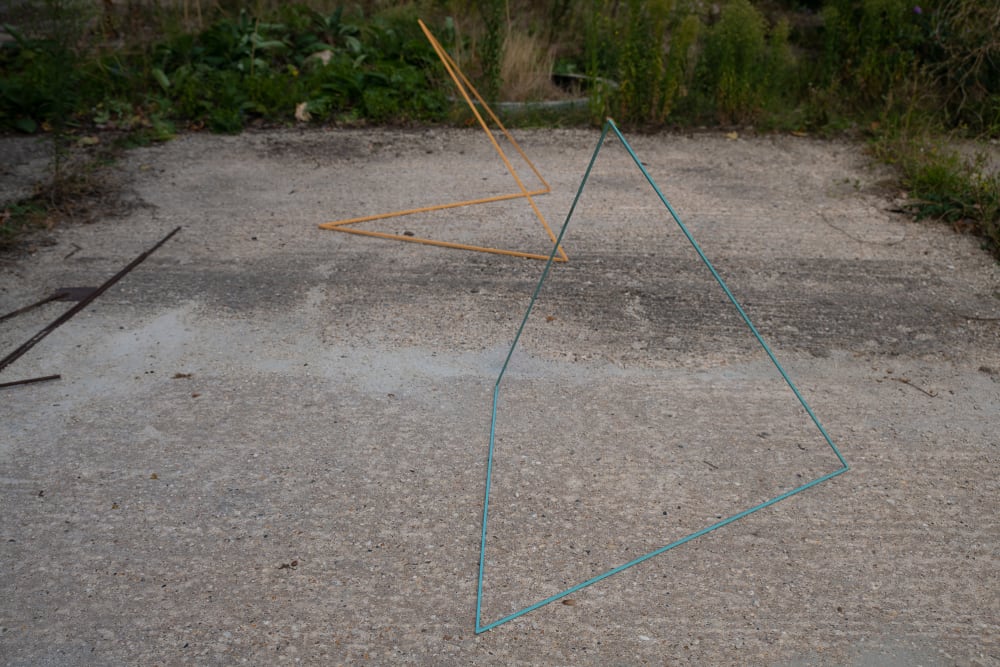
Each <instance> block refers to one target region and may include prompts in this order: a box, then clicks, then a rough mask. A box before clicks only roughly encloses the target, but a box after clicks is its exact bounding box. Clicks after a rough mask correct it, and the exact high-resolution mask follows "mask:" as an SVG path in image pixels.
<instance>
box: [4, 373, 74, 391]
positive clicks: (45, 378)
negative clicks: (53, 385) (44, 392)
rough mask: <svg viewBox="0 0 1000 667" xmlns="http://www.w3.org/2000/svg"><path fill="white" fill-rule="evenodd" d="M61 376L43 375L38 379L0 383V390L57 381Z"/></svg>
mask: <svg viewBox="0 0 1000 667" xmlns="http://www.w3.org/2000/svg"><path fill="white" fill-rule="evenodd" d="M61 377H62V375H43V376H42V377H40V378H28V379H27V380H14V381H13V382H0V389H3V388H5V387H18V386H20V385H22V384H34V383H36V382H48V381H49V380H58V379H59V378H61Z"/></svg>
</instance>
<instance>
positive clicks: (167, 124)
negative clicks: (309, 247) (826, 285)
mask: <svg viewBox="0 0 1000 667" xmlns="http://www.w3.org/2000/svg"><path fill="white" fill-rule="evenodd" d="M418 17H420V18H423V19H424V21H425V22H427V23H428V25H430V27H431V29H432V30H433V31H434V32H435V34H436V35H437V36H438V37H439V39H440V40H441V41H442V42H443V43H444V45H445V47H446V48H447V49H448V50H449V51H450V52H452V53H453V54H454V56H455V58H456V59H457V60H458V61H459V62H460V64H461V66H462V68H463V71H465V72H466V73H467V74H468V75H470V76H471V77H472V78H473V80H474V81H476V83H477V86H478V87H479V89H480V90H481V91H482V92H483V93H484V94H485V95H486V96H487V97H488V98H489V99H497V98H498V96H499V94H500V90H501V86H502V83H503V82H502V81H501V80H500V77H501V71H502V68H501V64H502V63H503V62H504V57H505V48H506V44H507V38H508V37H509V35H511V34H513V33H515V32H517V33H519V34H527V35H530V36H532V37H533V38H534V39H535V40H537V41H538V43H539V48H541V49H543V50H545V51H546V53H548V54H550V55H552V56H553V57H554V58H555V68H554V69H555V71H556V73H562V74H567V75H576V76H577V79H576V80H577V81H579V80H580V77H581V76H582V77H583V79H582V80H583V81H584V82H585V87H584V91H583V92H584V93H585V94H586V95H587V96H588V98H589V106H588V108H587V112H586V114H585V115H583V116H580V115H576V116H574V115H572V114H567V113H556V114H554V115H549V116H546V117H541V118H533V117H528V118H529V122H543V123H549V124H565V123H579V122H591V123H599V122H601V120H602V119H603V118H604V117H605V116H607V115H611V116H613V117H614V118H615V119H616V120H617V121H618V122H619V124H621V125H625V126H631V127H633V128H641V129H646V130H655V129H657V128H663V127H684V126H712V125H715V126H725V127H730V126H736V127H748V126H752V127H754V128H755V129H757V130H764V131H768V130H777V131H795V132H808V133H814V134H823V135H830V134H837V133H840V132H844V131H852V132H855V133H861V134H863V135H864V136H867V137H869V138H870V139H871V140H872V141H873V145H874V148H875V153H876V155H878V156H879V157H880V158H882V159H884V160H886V161H890V162H894V163H896V164H898V165H899V167H900V169H901V174H902V177H903V180H904V182H905V183H907V184H909V185H910V186H911V188H912V190H913V192H915V193H920V194H919V196H918V205H917V208H918V211H917V212H918V213H921V214H924V215H933V216H936V217H942V218H945V219H950V218H953V217H955V216H962V217H963V218H971V219H973V220H975V221H976V224H977V225H978V228H979V229H980V231H981V232H982V233H983V234H984V235H985V236H987V237H991V238H993V239H1000V232H998V231H997V230H998V227H1000V223H998V221H997V210H998V208H1000V206H998V205H997V202H996V201H995V199H996V193H997V192H998V191H1000V187H998V186H997V180H996V179H997V177H996V174H995V173H994V174H991V173H989V172H988V171H987V170H986V167H985V165H986V162H985V160H983V159H982V158H978V159H975V158H974V159H972V160H962V159H960V158H959V157H958V156H957V155H955V154H954V153H952V152H949V151H947V150H946V149H945V148H944V145H945V143H946V139H947V137H949V136H952V135H954V134H956V133H957V134H961V135H963V136H966V137H969V136H971V137H979V138H996V137H1000V0H720V1H719V2H717V3H708V2H702V1H700V0H543V1H535V2H528V1H527V0H482V1H474V0H411V1H410V2H389V1H388V0H362V1H361V2H354V3H336V2H330V1H329V0H311V1H309V2H303V3H301V4H292V5H290V4H288V3H282V2H277V1H275V0H256V2H253V3H239V2H232V1H231V0H230V1H224V0H217V1H215V2H212V3H208V2H207V1H206V2H204V3H202V2H201V1H200V0H189V1H186V2H183V3H182V2H177V3H169V2H153V1H149V2H144V1H142V0H131V1H130V2H126V3H106V2H98V1H97V0H44V1H42V2H23V3H14V4H13V5H11V6H10V7H8V8H6V9H4V8H0V24H3V25H4V28H5V31H6V33H7V34H8V38H7V39H5V40H3V41H2V42H0V131H8V132H25V133H35V132H49V133H51V134H52V136H53V137H54V138H55V140H56V142H57V143H59V142H60V141H65V139H66V137H67V136H70V135H72V134H74V133H78V132H84V131H92V130H94V129H99V128H103V129H112V130H118V131H122V132H125V133H126V134H127V136H128V141H131V142H140V143H141V142H148V141H157V140H162V139H166V138H169V137H170V136H171V135H172V134H173V132H174V131H175V129H176V128H177V127H178V126H183V127H187V128H191V129H200V128H207V129H209V130H212V131H215V132H239V131H241V130H242V129H243V128H245V127H246V126H247V125H248V124H250V123H254V124H261V123H271V124H285V123H294V122H307V121H309V122H315V123H327V122H337V123H409V122H455V121H457V120H459V118H460V116H457V115H456V112H455V109H456V105H455V104H454V103H453V100H451V99H450V98H452V97H453V96H454V92H453V91H452V90H451V82H450V81H449V80H448V79H447V77H446V76H445V73H444V71H443V68H442V67H441V65H440V63H439V61H438V59H437V57H436V55H435V54H434V51H433V49H432V48H431V47H430V45H429V44H428V43H427V41H426V40H425V38H424V36H423V34H422V33H421V31H420V30H419V27H418V25H417V18H418ZM510 120H512V121H513V122H517V119H510ZM522 122H524V121H523V120H522ZM57 155H59V152H58V151H57ZM56 171H57V172H58V164H57V166H56ZM956 179H957V180H956Z"/></svg>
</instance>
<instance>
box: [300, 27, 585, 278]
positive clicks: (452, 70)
mask: <svg viewBox="0 0 1000 667" xmlns="http://www.w3.org/2000/svg"><path fill="white" fill-rule="evenodd" d="M417 22H418V23H419V24H420V29H421V30H423V31H424V35H426V37H427V39H428V41H429V42H430V43H431V46H432V47H433V48H434V51H435V53H437V55H438V58H440V59H441V63H442V64H443V65H444V68H445V69H446V70H447V71H448V75H449V76H451V80H452V81H454V82H455V87H456V88H457V89H458V92H459V93H460V94H461V95H462V98H463V99H464V100H465V103H466V104H467V105H468V106H469V109H471V110H472V113H473V115H475V117H476V120H477V121H479V126H480V127H482V128H483V131H484V132H485V133H486V136H487V137H489V140H490V143H491V144H493V148H494V150H496V152H497V154H498V155H499V156H500V159H501V160H503V163H504V165H505V166H506V167H507V171H508V172H510V175H511V176H513V177H514V180H515V181H516V182H517V187H518V188H519V189H520V190H521V191H520V192H515V193H512V194H508V195H498V196H494V197H483V198H481V199H470V200H467V201H460V202H453V203H451V204H437V205H435V206H424V207H421V208H412V209H408V210H405V211H394V212H392V213H379V214H377V215H365V216H361V217H359V218H349V219H347V220H338V221H336V222H325V223H323V224H321V225H320V226H319V227H320V229H330V230H333V231H336V232H347V233H349V234H360V235H362V236H373V237H376V238H381V239H393V240H396V241H406V242H408V243H423V244H425V245H433V246H440V247H442V248H457V249H459V250H475V251H478V252H489V253H494V254H497V255H510V256H513V257H525V258H528V259H541V260H548V259H549V255H547V254H545V255H542V254H538V253H531V252H521V251H519V250H504V249H502V248H489V247H485V246H477V245H468V244H465V243H452V242H450V241H438V240H435V239H426V238H421V237H417V236H403V235H402V234H390V233H387V232H373V231H369V230H366V229H355V228H353V227H350V225H355V224H358V223H361V222H370V221H372V220H383V219H386V218H396V217H400V216H404V215H412V214H414V213H427V212H430V211H443V210H445V209H449V208H459V207H462V206H474V205H476V204H488V203H492V202H498V201H505V200H509V199H520V198H522V197H523V198H525V199H527V200H528V203H529V204H530V205H531V210H532V211H534V213H535V217H536V218H538V221H539V222H540V223H542V227H544V228H545V233H546V234H548V235H549V239H550V240H551V241H552V243H557V242H558V240H557V239H556V235H555V234H554V233H553V232H552V228H551V227H549V223H548V221H546V220H545V216H544V215H542V212H541V211H540V210H538V206H537V205H536V204H535V200H534V199H533V197H534V196H537V195H544V194H548V193H549V192H551V191H552V188H551V187H549V184H548V182H546V180H545V178H543V177H542V175H541V174H540V173H539V171H538V169H537V168H536V167H535V165H534V164H533V163H532V162H531V160H530V159H528V156H527V155H525V153H524V151H523V150H522V149H521V146H520V145H518V143H517V141H515V140H514V137H513V136H511V134H510V132H509V131H508V130H507V128H506V127H504V125H503V123H501V122H500V119H499V118H497V116H496V114H495V113H493V110H492V109H491V108H490V107H489V105H488V104H486V101H485V100H484V99H483V98H482V96H481V95H480V94H479V91H477V90H476V88H475V87H474V86H473V85H472V83H471V82H470V81H469V80H468V79H467V78H466V77H465V74H463V73H462V70H460V69H459V67H458V64H457V63H455V61H454V60H452V58H451V56H449V55H448V53H447V52H446V51H445V50H444V47H442V46H441V44H440V43H439V42H438V41H437V39H435V38H434V35H432V34H431V31H430V30H428V29H427V26H426V25H424V22H423V21H420V20H418V21H417ZM470 92H471V93H472V95H473V96H474V97H475V98H476V100H477V101H478V102H479V104H481V105H482V107H483V109H485V110H486V112H487V114H488V115H489V117H490V119H491V120H492V121H493V122H494V123H495V124H496V126H497V127H498V128H499V129H500V131H501V132H502V133H503V135H504V136H505V137H506V138H507V140H508V141H510V143H511V145H512V146H513V147H514V149H515V150H516V151H517V152H518V154H519V155H520V156H521V157H522V158H523V159H524V161H525V162H526V163H527V164H528V166H529V167H530V168H531V171H533V172H534V174H535V176H537V177H538V180H539V181H541V183H542V185H543V186H544V187H543V188H542V189H539V190H532V191H528V189H527V188H526V187H525V185H524V181H522V180H521V177H520V176H518V174H517V170H516V169H514V165H512V164H511V163H510V160H509V159H508V158H507V155H506V153H504V152H503V149H502V148H501V147H500V144H499V143H498V142H497V139H496V136H495V135H494V134H493V132H492V131H491V130H490V128H489V126H488V125H487V124H486V121H485V120H483V116H482V114H480V113H479V110H478V109H477V108H476V105H475V104H474V103H473V101H472V99H471V98H470V96H469V93H470ZM556 251H557V255H556V256H555V257H554V261H557V262H568V261H569V257H567V256H566V253H565V252H564V251H563V249H562V247H561V246H559V247H558V248H556Z"/></svg>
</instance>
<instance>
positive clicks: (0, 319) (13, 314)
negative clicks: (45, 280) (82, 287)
mask: <svg viewBox="0 0 1000 667" xmlns="http://www.w3.org/2000/svg"><path fill="white" fill-rule="evenodd" d="M61 298H63V295H62V293H60V292H56V293H55V294H50V295H48V296H47V297H45V298H44V299H42V300H40V301H36V302H34V303H32V304H30V305H27V306H25V307H24V308H18V309H17V310H13V311H11V312H9V313H7V314H6V315H0V322H3V321H4V320H9V319H10V318H12V317H17V316H18V315H21V314H23V313H26V312H28V311H29V310H34V309H35V308H38V307H39V306H44V305H45V304H47V303H49V302H50V301H58V300H59V299H61Z"/></svg>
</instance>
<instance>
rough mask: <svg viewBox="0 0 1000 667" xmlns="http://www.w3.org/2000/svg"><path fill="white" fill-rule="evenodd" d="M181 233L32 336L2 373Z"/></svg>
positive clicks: (0, 368) (1, 366)
mask: <svg viewBox="0 0 1000 667" xmlns="http://www.w3.org/2000/svg"><path fill="white" fill-rule="evenodd" d="M179 231H181V228H180V227H178V228H176V229H175V230H174V231H172V232H170V233H169V234H167V235H166V236H164V237H163V238H162V239H161V240H160V241H159V243H157V244H156V245H154V246H153V247H152V248H150V249H149V250H147V251H146V252H144V253H142V254H141V255H139V256H138V257H136V258H135V259H133V260H132V261H131V262H129V264H128V266H126V267H125V268H124V269H122V270H121V271H119V272H118V273H116V274H115V275H113V276H111V277H110V278H108V280H107V281H105V283H104V284H103V285H101V286H100V287H98V288H96V289H94V290H93V291H92V292H90V293H89V294H88V295H87V296H85V297H84V298H82V299H80V301H79V302H78V303H77V304H76V305H75V306H73V307H72V308H70V309H69V310H67V311H66V312H65V313H63V314H62V315H60V316H59V317H58V318H57V319H56V320H55V321H54V322H52V323H51V324H49V325H48V326H46V327H45V328H44V329H42V330H41V331H39V332H38V333H36V334H35V335H34V336H32V337H31V338H29V339H28V340H27V341H25V342H24V343H22V344H21V346H20V347H18V348H17V349H16V350H14V351H13V352H11V353H10V354H8V355H7V356H6V357H4V358H3V359H2V360H0V371H3V369H5V368H6V367H7V366H9V365H11V364H12V363H14V362H15V361H16V360H17V359H19V358H20V357H21V355H23V354H24V353H25V352H27V351H28V350H30V349H31V348H33V347H34V346H35V345H37V344H38V342H39V341H41V340H42V339H43V338H45V337H46V336H48V335H49V334H50V333H52V332H53V331H55V330H56V329H57V328H59V327H60V326H62V325H63V324H65V323H66V322H68V321H69V320H70V318H72V317H73V316H74V315H76V314H77V313H79V312H80V311H81V310H83V309H84V308H86V307H87V306H89V305H90V303H91V302H92V301H93V300H94V299H96V298H97V297H99V296H100V295H102V294H104V292H106V291H107V290H108V288H110V287H111V286H112V285H114V284H115V283H116V282H118V281H119V280H121V279H122V278H124V277H125V275H126V274H128V272H129V271H131V270H132V269H134V268H135V267H137V266H139V265H140V264H141V263H142V262H143V261H144V260H145V259H146V258H147V257H149V256H150V255H152V254H153V253H154V252H156V251H157V250H158V249H159V248H160V246H162V245H163V244H164V243H166V242H167V241H169V240H170V239H171V237H173V235H174V234H176V233H177V232H179Z"/></svg>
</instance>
